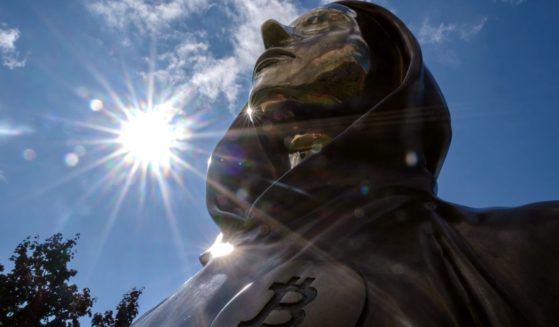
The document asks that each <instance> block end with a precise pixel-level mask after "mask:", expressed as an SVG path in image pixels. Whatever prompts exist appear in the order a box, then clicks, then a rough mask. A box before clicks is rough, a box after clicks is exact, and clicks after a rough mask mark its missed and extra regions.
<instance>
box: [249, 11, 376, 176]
mask: <svg viewBox="0 0 559 327" xmlns="http://www.w3.org/2000/svg"><path fill="white" fill-rule="evenodd" d="M355 16H356V14H355V13H354V12H353V11H352V10H351V9H349V8H347V7H344V6H341V5H331V6H328V7H322V8H318V9H315V10H312V11H310V12H308V13H306V14H305V15H303V16H301V17H299V18H297V19H296V20H295V21H294V22H293V23H291V24H290V25H289V26H284V25H281V24H280V23H278V22H276V21H274V20H269V21H266V22H265V23H264V24H263V25H262V37H263V39H264V45H265V48H266V51H265V52H264V53H263V54H262V55H261V56H260V58H259V59H258V61H257V62H256V65H255V67H254V76H253V87H252V90H251V92H250V98H249V106H248V109H247V110H249V114H250V115H251V116H254V117H255V119H258V117H257V116H259V117H261V116H266V115H269V114H270V112H271V111H273V110H278V109H277V108H283V107H282V106H281V104H282V103H286V102H288V101H291V102H296V103H300V104H309V105H318V106H313V108H317V109H316V110H321V109H320V108H321V106H320V105H325V106H323V107H324V108H326V107H327V106H328V105H333V104H338V103H342V102H343V101H345V100H347V99H350V98H352V97H356V96H359V95H361V94H362V92H363V88H364V84H365V78H366V75H367V73H368V71H369V66H370V53H369V48H368V46H367V43H366V42H365V41H364V39H363V36H362V34H361V31H360V29H359V25H358V24H357V21H356V20H355ZM279 110H284V109H279ZM289 115H291V116H293V115H292V113H287V114H285V115H284V116H289ZM274 116H275V117H278V114H277V113H274ZM281 116H282V114H281V113H280V115H279V117H281ZM316 116H320V115H316ZM274 123H277V122H276V121H274ZM280 123H281V122H280ZM309 125H313V126H314V127H312V128H311V127H309V128H301V124H299V125H296V128H297V129H298V130H296V131H295V132H291V133H290V134H289V135H287V136H286V137H288V138H290V139H289V140H286V141H285V144H286V148H287V149H288V152H289V155H290V162H291V167H293V166H295V165H296V164H298V163H299V161H300V160H302V159H303V158H304V156H306V155H307V154H309V153H311V150H312V149H313V148H317V146H318V147H321V146H323V145H325V144H324V143H327V142H328V141H329V140H330V139H331V138H332V137H334V136H335V135H331V134H333V133H331V132H329V131H325V130H324V129H321V128H317V124H309ZM317 144H318V145H317Z"/></svg>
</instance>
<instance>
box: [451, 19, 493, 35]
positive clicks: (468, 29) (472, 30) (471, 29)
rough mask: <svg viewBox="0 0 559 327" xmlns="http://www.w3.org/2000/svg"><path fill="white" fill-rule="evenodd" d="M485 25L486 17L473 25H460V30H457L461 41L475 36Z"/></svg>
mask: <svg viewBox="0 0 559 327" xmlns="http://www.w3.org/2000/svg"><path fill="white" fill-rule="evenodd" d="M485 23H487V17H482V18H481V19H480V20H479V22H477V23H474V24H466V25H461V26H460V28H459V29H458V31H459V33H460V37H461V38H462V39H463V40H469V39H471V38H472V37H474V36H475V35H477V34H478V33H479V32H480V31H481V30H482V29H483V27H484V26H485Z"/></svg>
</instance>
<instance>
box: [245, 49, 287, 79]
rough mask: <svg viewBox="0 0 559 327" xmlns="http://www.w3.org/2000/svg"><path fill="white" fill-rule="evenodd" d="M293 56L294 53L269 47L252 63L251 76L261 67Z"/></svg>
mask: <svg viewBox="0 0 559 327" xmlns="http://www.w3.org/2000/svg"><path fill="white" fill-rule="evenodd" d="M286 57H287V58H295V55H294V54H293V53H291V52H289V51H287V50H284V49H281V48H270V49H268V50H266V51H264V53H263V54H262V55H261V56H260V57H259V58H258V60H256V64H255V65H254V71H253V76H254V75H256V74H258V73H259V72H260V71H261V70H262V69H264V68H266V67H268V66H270V65H272V64H275V63H277V62H279V61H280V60H281V59H282V58H286Z"/></svg>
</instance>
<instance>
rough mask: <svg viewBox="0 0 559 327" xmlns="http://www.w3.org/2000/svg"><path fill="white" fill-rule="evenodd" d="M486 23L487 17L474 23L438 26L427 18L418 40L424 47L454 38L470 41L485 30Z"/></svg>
mask: <svg viewBox="0 0 559 327" xmlns="http://www.w3.org/2000/svg"><path fill="white" fill-rule="evenodd" d="M486 23H487V17H482V18H481V19H480V20H479V21H477V22H474V23H467V24H455V23H449V24H445V23H439V24H438V25H436V24H432V23H431V22H430V20H429V19H428V18H425V19H424V20H423V23H422V24H421V27H420V28H419V33H418V39H419V42H421V43H422V44H424V45H427V44H441V43H443V42H445V41H447V40H449V39H451V38H453V37H458V38H460V39H462V40H470V39H471V38H472V37H474V36H475V35H477V34H478V33H479V32H480V31H481V30H482V29H483V27H484V26H485V24H486Z"/></svg>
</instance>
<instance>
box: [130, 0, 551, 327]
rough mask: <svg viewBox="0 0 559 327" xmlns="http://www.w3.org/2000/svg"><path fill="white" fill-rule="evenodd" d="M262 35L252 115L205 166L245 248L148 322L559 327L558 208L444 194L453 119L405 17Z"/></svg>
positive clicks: (211, 266) (318, 24) (220, 212)
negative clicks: (503, 205) (474, 202)
mask: <svg viewBox="0 0 559 327" xmlns="http://www.w3.org/2000/svg"><path fill="white" fill-rule="evenodd" d="M262 33H263V39H264V43H265V46H266V49H267V50H266V51H265V52H264V54H263V55H262V56H261V57H260V58H259V59H258V61H257V63H256V65H255V70H254V84H253V89H252V91H251V94H250V98H249V102H248V106H247V107H246V108H245V110H244V111H243V112H242V113H241V114H240V115H239V116H238V117H237V118H236V119H235V121H234V122H233V123H232V125H231V127H230V129H229V130H228V131H227V133H226V134H225V136H224V137H223V139H222V140H221V141H220V142H219V144H218V145H217V146H216V149H215V151H214V153H213V156H212V161H211V162H212V163H211V165H210V166H209V169H208V183H207V205H208V210H209V212H210V214H211V216H212V218H213V219H214V220H215V222H216V223H217V224H218V225H219V227H220V229H221V230H222V232H223V235H224V236H223V242H228V243H230V244H231V245H232V246H234V247H235V251H233V252H232V253H231V254H230V255H228V256H222V257H215V258H213V257H211V256H207V255H206V256H203V257H202V262H203V263H204V264H205V267H204V268H203V270H202V271H200V272H199V273H198V274H196V275H195V276H194V277H192V278H191V279H190V280H189V281H188V282H187V283H185V284H184V285H183V286H182V287H181V288H180V289H179V290H178V291H177V292H176V293H175V294H173V295H172V296H171V297H169V298H168V299H167V300H165V301H164V302H162V303H161V304H160V305H159V306H157V307H156V308H154V309H153V310H151V311H150V312H148V313H147V314H146V315H144V316H143V317H142V318H141V319H140V320H139V321H138V322H137V323H136V325H137V326H215V327H217V326H239V325H243V324H244V325H258V324H260V323H268V324H269V325H272V326H273V325H281V326H290V325H293V326H295V325H296V326H321V327H323V326H334V327H335V326H344V327H345V326H348V327H350V326H557V325H559V310H557V306H558V305H559V302H558V296H557V294H559V260H558V259H557V258H558V255H559V238H557V233H558V232H559V203H558V202H546V203H536V204H531V205H527V206H523V207H520V208H511V209H483V210H477V209H471V208H467V207H463V206H458V205H454V204H452V203H448V202H445V201H443V200H441V199H439V198H438V197H437V196H436V179H437V176H438V174H439V171H440V169H441V166H442V163H443V160H444V157H445V155H446V152H447V150H448V146H449V144H450V137H451V128H450V117H449V113H448V109H447V106H446V102H445V100H444V97H443V95H442V93H441V92H440V90H439V88H438V86H437V83H436V82H435V80H434V78H433V77H432V76H431V74H430V73H429V70H428V69H427V68H426V67H425V65H424V64H423V59H422V55H421V50H420V48H419V45H418V43H417V41H416V39H415V38H414V36H413V35H412V34H411V32H410V31H409V30H408V28H407V27H406V26H405V25H404V24H403V23H402V22H401V21H400V20H399V19H398V18H396V17H395V16H394V15H393V14H392V13H390V12H389V11H387V10H385V9H383V8H381V7H379V6H376V5H373V4H370V3H364V2H356V1H342V2H339V3H336V4H332V5H328V6H325V7H322V8H319V9H317V10H313V11H311V12H309V13H307V14H305V15H304V16H302V17H300V18H299V19H297V20H295V21H294V22H293V23H292V24H290V25H289V26H284V25H281V24H279V23H277V22H275V21H268V22H266V23H265V24H264V25H263V27H262ZM247 113H249V115H250V117H251V119H250V120H248V119H247V116H246V114H247ZM294 276H295V277H299V278H300V280H298V281H297V282H301V281H305V280H307V279H306V278H312V282H311V281H310V279H309V283H310V284H308V285H307V284H305V287H302V286H301V287H299V288H298V287H297V286H294V285H292V284H290V281H293V283H297V282H296V281H295V280H292V278H294ZM273 285H276V286H277V285H280V286H281V285H283V286H285V287H287V286H286V285H291V286H290V287H294V290H295V292H294V293H293V292H292V293H290V294H287V293H285V294H283V293H282V294H283V295H282V296H281V297H282V298H281V299H280V298H278V296H279V295H278V294H279V293H277V292H275V291H274V290H272V289H270V287H272V286H273ZM296 285H299V284H296ZM309 287H312V288H314V289H315V290H316V294H315V293H314V292H310V291H309V292H306V291H303V289H305V290H307V291H308V289H310V288H309ZM276 291H277V290H276ZM305 292H306V293H305ZM274 296H276V297H274Z"/></svg>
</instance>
